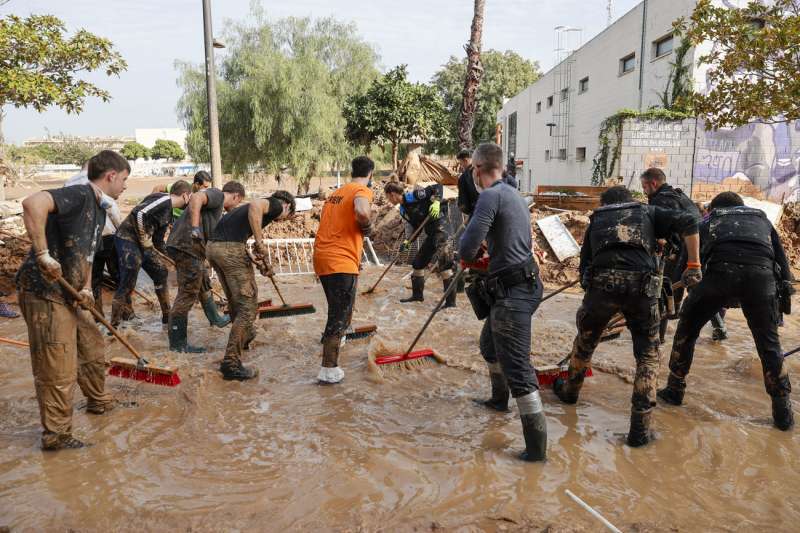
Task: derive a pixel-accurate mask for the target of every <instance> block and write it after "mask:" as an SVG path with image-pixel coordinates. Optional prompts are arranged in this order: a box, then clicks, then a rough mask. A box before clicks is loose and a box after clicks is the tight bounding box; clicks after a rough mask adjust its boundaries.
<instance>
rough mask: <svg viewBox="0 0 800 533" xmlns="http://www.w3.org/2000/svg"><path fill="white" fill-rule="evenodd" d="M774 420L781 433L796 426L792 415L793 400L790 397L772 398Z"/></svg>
mask: <svg viewBox="0 0 800 533" xmlns="http://www.w3.org/2000/svg"><path fill="white" fill-rule="evenodd" d="M772 420H773V422H774V423H775V427H776V428H778V429H780V430H781V431H788V430H790V429H792V426H794V414H793V413H792V399H791V398H790V397H789V396H773V397H772Z"/></svg>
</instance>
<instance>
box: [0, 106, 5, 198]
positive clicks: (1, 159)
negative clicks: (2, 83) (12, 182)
mask: <svg viewBox="0 0 800 533" xmlns="http://www.w3.org/2000/svg"><path fill="white" fill-rule="evenodd" d="M5 116H6V114H5V111H3V107H2V104H0V202H3V201H5V199H6V174H5V171H4V170H3V167H5V166H6V165H5V160H6V147H5V144H6V139H5V137H4V136H3V119H4V118H5Z"/></svg>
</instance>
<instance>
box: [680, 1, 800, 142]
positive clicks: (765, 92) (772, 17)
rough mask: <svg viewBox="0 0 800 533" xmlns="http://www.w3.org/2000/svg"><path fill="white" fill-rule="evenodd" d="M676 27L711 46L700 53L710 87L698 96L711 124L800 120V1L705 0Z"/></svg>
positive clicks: (695, 104) (695, 100)
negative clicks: (732, 4) (725, 0)
mask: <svg viewBox="0 0 800 533" xmlns="http://www.w3.org/2000/svg"><path fill="white" fill-rule="evenodd" d="M675 27H676V29H677V30H678V31H680V32H681V33H682V34H684V35H686V38H687V39H689V41H690V42H691V43H692V44H693V45H694V46H699V45H701V44H702V43H708V46H709V47H710V51H708V53H704V54H703V55H701V57H700V58H699V61H700V62H701V63H703V64H705V65H707V66H708V70H707V71H706V73H705V81H706V85H707V90H706V91H705V92H703V93H695V94H694V96H693V98H692V106H693V109H694V111H695V113H697V114H698V115H699V116H702V117H703V118H704V120H705V122H706V127H707V128H715V129H716V128H719V127H724V126H741V125H744V124H747V123H749V122H752V121H754V120H758V121H761V122H768V123H776V122H786V121H792V120H797V119H800V76H798V74H797V73H798V72H800V47H798V45H797V42H798V36H800V2H798V1H797V0H773V1H772V2H769V3H761V2H757V1H751V2H749V3H748V4H747V6H746V7H744V8H741V9H735V8H734V9H731V8H725V7H721V6H717V5H715V4H714V3H712V2H711V0H700V1H699V2H698V3H697V6H696V7H695V9H694V11H693V12H692V14H691V16H690V17H689V20H688V21H687V20H685V19H679V20H678V21H677V22H676V24H675Z"/></svg>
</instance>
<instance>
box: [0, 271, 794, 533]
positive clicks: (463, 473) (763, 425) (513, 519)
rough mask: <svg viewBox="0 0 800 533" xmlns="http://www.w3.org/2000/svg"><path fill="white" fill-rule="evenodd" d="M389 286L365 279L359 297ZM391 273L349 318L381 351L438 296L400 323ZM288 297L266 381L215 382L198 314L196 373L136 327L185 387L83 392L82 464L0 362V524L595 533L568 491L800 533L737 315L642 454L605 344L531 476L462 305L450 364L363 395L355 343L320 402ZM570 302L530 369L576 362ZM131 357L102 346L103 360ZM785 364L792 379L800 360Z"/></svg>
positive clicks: (697, 527) (78, 420)
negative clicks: (104, 402) (117, 401)
mask: <svg viewBox="0 0 800 533" xmlns="http://www.w3.org/2000/svg"><path fill="white" fill-rule="evenodd" d="M377 274H378V272H377V270H371V271H368V272H367V273H365V275H364V276H363V278H364V279H363V280H362V288H363V287H364V286H368V282H369V281H371V280H374V279H375V278H376V277H377ZM400 274H401V273H400V272H398V273H397V274H393V275H392V274H390V276H389V279H388V280H386V281H388V282H389V283H386V282H384V290H383V291H379V292H378V293H377V294H376V295H374V296H372V297H359V299H358V302H357V307H356V314H355V323H356V324H359V323H363V322H373V321H374V322H377V324H378V326H379V328H380V331H381V334H382V336H383V337H385V338H386V339H387V340H390V341H391V340H397V339H404V340H408V339H410V338H411V337H413V334H414V331H413V330H414V328H415V327H416V326H417V325H418V324H421V323H422V322H423V321H424V319H425V315H426V312H427V311H428V310H429V309H430V308H431V307H432V305H433V303H434V302H433V297H434V296H438V295H439V294H440V289H439V287H440V285H439V284H438V283H435V284H434V283H430V286H431V290H429V291H428V292H429V294H428V297H429V300H428V301H426V302H424V303H421V304H410V305H406V306H399V305H397V304H396V303H395V302H396V300H397V298H399V297H400V296H401V295H402V294H403V293H405V292H406V289H405V288H404V287H402V282H399V281H398V280H399V277H400V276H399V275H400ZM392 285H394V286H393V287H392V288H391V289H390V290H386V289H385V288H388V287H390V286H392ZM284 286H285V288H286V291H285V293H286V294H288V295H289V299H290V300H292V301H296V302H300V301H311V302H313V303H314V304H315V306H316V307H317V311H318V312H317V313H316V314H314V315H306V316H301V317H295V318H292V319H287V318H283V319H273V320H268V321H260V322H259V328H260V332H259V336H258V339H257V342H256V343H255V346H254V349H253V350H252V351H251V352H250V354H249V355H248V359H249V360H248V361H247V362H248V363H250V364H254V365H256V366H257V367H258V368H259V369H260V370H261V376H260V377H259V378H258V380H257V381H256V382H255V383H252V382H251V383H229V382H224V381H222V379H221V378H220V377H219V375H218V374H217V372H216V370H215V368H216V364H215V361H217V360H218V359H219V358H220V357H221V355H222V351H223V348H224V345H225V340H226V334H227V329H226V330H224V331H223V330H210V329H207V327H206V325H207V323H206V322H205V320H204V318H203V317H202V314H201V311H200V309H199V308H196V309H195V310H193V312H192V316H191V325H192V327H193V332H194V337H195V341H196V342H202V343H204V344H206V345H207V346H208V347H209V348H210V349H211V352H210V353H209V354H205V355H199V356H190V355H177V354H170V353H169V352H167V351H166V348H167V343H166V335H165V334H162V331H161V324H160V321H159V318H158V316H157V315H155V314H153V313H152V312H150V311H148V310H147V309H146V307H145V306H143V305H138V306H137V311H138V313H139V314H140V315H141V316H143V318H144V320H143V323H141V324H139V325H137V326H136V327H135V328H131V329H129V330H128V332H127V334H128V335H129V336H130V338H131V341H132V342H133V343H134V344H135V345H136V346H139V347H142V348H143V351H145V352H146V353H148V354H151V356H152V357H153V358H154V359H156V358H160V360H162V361H166V360H169V361H172V362H174V363H176V364H177V365H178V366H179V367H180V374H181V377H182V379H183V383H182V384H181V385H180V386H179V387H177V388H175V389H170V388H164V387H153V386H148V385H138V384H137V385H131V383H132V382H128V381H123V380H119V379H116V378H110V379H109V386H110V388H111V389H112V390H113V391H114V393H115V394H116V395H117V396H119V397H120V398H122V399H127V400H131V401H135V402H137V403H138V407H132V408H117V409H116V410H115V411H113V412H112V413H111V414H108V415H105V416H100V417H96V416H91V415H87V414H86V412H85V401H84V400H83V399H82V398H80V397H76V402H77V405H78V409H77V412H76V415H75V426H76V428H75V433H76V434H77V435H78V436H80V437H83V438H86V439H87V440H89V441H91V442H93V443H94V446H93V447H92V448H89V449H87V450H78V451H65V452H59V453H56V454H45V453H42V452H41V451H40V450H39V447H38V446H39V423H38V414H37V407H36V402H35V399H34V396H33V384H32V379H31V375H30V364H29V358H28V355H27V353H26V351H25V350H24V349H21V348H15V347H11V346H3V347H2V348H0V359H2V362H3V364H2V365H0V528H2V527H3V526H8V527H10V528H11V530H13V531H17V530H21V531H26V530H30V531H40V530H66V529H68V528H73V529H76V530H80V531H128V530H136V531H142V530H174V529H178V528H180V529H182V530H187V528H192V529H193V530H200V531H205V530H214V531H219V530H226V531H227V530H242V531H245V530H247V531H254V530H274V531H281V530H286V529H292V530H311V529H312V528H313V529H316V530H343V529H346V530H359V529H360V530H368V531H369V530H378V529H382V530H387V531H391V530H410V529H413V528H422V529H428V528H431V527H443V528H445V529H449V528H458V529H467V530H498V529H510V530H514V529H518V528H527V527H536V528H543V527H545V526H547V525H554V526H555V528H554V530H557V531H570V530H587V531H597V530H600V526H599V525H598V523H597V522H595V521H593V519H592V518H590V517H589V516H588V515H587V514H586V513H585V512H584V511H583V510H581V509H580V508H578V507H577V506H576V505H575V504H574V503H573V502H572V501H571V500H570V499H569V498H568V497H567V496H566V495H565V494H564V490H565V489H570V490H572V491H573V492H575V493H576V494H578V495H579V496H581V497H582V498H583V499H584V500H586V501H587V502H589V503H590V504H591V505H592V506H594V507H595V508H596V509H598V510H599V511H600V512H602V513H603V514H604V515H605V516H606V517H607V518H608V519H609V520H610V521H612V522H613V523H615V524H616V525H617V526H618V527H620V528H621V529H623V530H628V531H630V530H638V531H643V530H644V531H668V530H669V531H673V530H676V529H677V530H680V531H701V530H702V531H708V530H752V529H754V528H759V529H762V528H767V527H770V528H773V529H774V530H787V531H788V530H792V529H795V530H796V527H797V523H798V520H800V504H798V503H797V500H796V498H795V497H794V493H793V489H795V488H796V487H798V486H800V458H798V452H800V445H798V439H800V434H798V433H797V432H795V433H788V434H785V433H781V432H779V431H777V430H775V429H773V428H771V425H770V411H769V400H768V397H767V396H766V393H765V392H764V390H763V385H762V381H761V376H760V366H759V364H758V362H757V359H756V358H755V355H754V347H753V344H752V341H751V340H750V338H749V336H748V335H747V334H746V333H745V332H744V331H743V330H742V327H743V319H742V317H741V314H740V313H739V312H738V311H732V312H731V313H730V315H729V316H730V319H729V329H730V330H731V339H730V340H728V341H726V342H725V343H724V344H716V343H712V342H711V341H710V330H706V331H704V332H703V335H702V337H701V340H700V341H699V343H698V350H697V356H696V360H695V366H694V369H693V372H692V375H691V378H690V384H689V390H688V393H687V401H686V405H685V406H684V407H681V408H667V407H663V406H659V408H658V409H657V411H656V422H655V426H656V429H657V431H658V440H657V441H656V442H654V443H653V444H652V445H650V446H648V447H646V448H644V449H638V450H632V449H630V448H628V447H626V446H624V445H623V443H622V439H623V436H624V434H625V432H626V430H627V427H628V413H629V398H630V393H631V385H630V384H629V383H627V382H626V381H625V380H624V379H621V377H620V376H622V377H623V378H624V377H626V376H627V375H628V373H629V372H630V370H631V368H632V356H631V353H630V338H629V336H628V335H627V333H626V334H624V335H623V337H622V338H621V339H619V340H615V341H611V342H608V343H604V344H603V345H601V348H600V349H599V351H598V353H597V355H596V360H595V363H596V364H595V367H596V369H603V370H605V371H603V372H597V373H596V376H595V377H593V378H591V379H589V380H588V381H587V384H586V386H585V388H584V392H583V395H582V397H581V400H580V401H579V402H578V404H577V406H564V405H562V404H560V403H558V402H557V401H556V400H555V397H554V396H553V395H552V393H551V392H550V391H547V392H545V393H544V395H543V396H544V401H545V411H546V414H547V419H548V429H549V444H550V449H549V461H548V462H547V463H546V464H544V465H537V464H524V463H521V462H519V461H517V460H516V459H515V455H516V453H518V452H519V451H520V450H521V448H522V437H521V431H520V426H519V422H518V419H517V415H516V409H514V412H513V413H512V414H509V415H499V414H492V413H488V412H485V411H482V410H480V409H478V408H477V407H475V406H474V405H473V404H472V402H471V401H470V400H471V398H473V397H475V396H482V395H485V394H486V393H487V389H488V384H487V381H488V380H487V377H486V374H485V369H484V365H483V363H482V360H481V359H480V356H479V354H478V350H477V336H478V331H479V323H478V322H477V321H476V320H475V319H474V317H473V316H472V315H471V312H470V311H469V309H468V305H467V303H466V301H465V300H464V299H463V297H461V296H460V297H459V308H458V309H457V310H447V311H444V312H443V313H442V314H441V315H440V317H438V318H437V319H436V320H435V322H434V324H433V327H432V329H431V332H430V333H429V334H427V335H426V336H425V337H424V338H423V342H422V345H423V346H430V347H434V348H436V349H437V350H439V351H440V352H441V353H442V354H444V355H445V356H446V357H447V358H448V366H437V367H434V368H429V369H425V370H423V371H415V372H411V373H404V374H401V375H399V376H396V377H394V378H393V379H390V380H388V381H386V382H385V383H383V384H376V383H373V382H372V381H370V380H369V379H368V372H367V367H366V354H367V351H368V343H367V342H366V341H356V342H351V343H348V345H347V346H346V347H345V348H344V350H343V352H342V357H341V359H342V365H343V368H344V369H345V372H346V377H345V381H344V383H343V384H342V385H341V386H336V387H319V386H317V385H316V384H315V377H316V373H317V369H318V365H319V345H318V340H319V336H320V332H321V330H322V326H323V323H324V313H323V312H322V311H324V309H325V305H324V297H323V295H322V290H321V288H320V287H319V286H318V285H317V286H315V285H313V284H312V283H311V282H310V280H308V279H305V280H303V279H300V278H296V279H294V280H290V281H286V282H285V284H284ZM268 293H269V292H268V291H267V288H266V286H265V285H262V288H261V294H262V296H263V295H267V294H268ZM173 294H174V290H173ZM579 301H580V297H579V295H578V294H564V295H561V296H558V297H556V298H554V299H552V300H550V301H548V302H547V303H546V304H545V305H544V306H543V308H542V309H541V310H540V311H539V312H538V313H537V315H536V320H535V326H534V328H535V331H534V341H533V346H532V350H533V352H534V353H535V354H536V357H535V360H536V361H541V362H552V361H554V360H556V359H557V358H559V357H560V356H562V354H565V353H566V352H567V351H568V350H569V347H570V344H571V341H572V335H573V333H574V314H575V310H576V309H577V306H578V304H579ZM782 334H783V339H784V346H785V347H786V348H789V347H793V346H796V345H797V344H800V332H798V320H797V318H791V319H790V320H788V321H787V324H786V327H784V328H783V329H782ZM0 335H3V336H9V337H13V338H24V335H25V332H24V323H23V322H22V321H21V320H15V321H3V322H2V323H0ZM122 353H123V352H122V350H121V347H120V346H119V344H118V343H109V348H108V354H109V356H112V355H121V354H122ZM663 358H664V361H663V362H662V381H663V380H664V379H665V376H666V370H665V366H666V354H664V355H663ZM790 367H791V370H793V371H794V373H795V374H800V363H798V361H797V360H793V361H791V362H790ZM797 379H800V378H797Z"/></svg>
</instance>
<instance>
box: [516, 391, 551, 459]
mask: <svg viewBox="0 0 800 533" xmlns="http://www.w3.org/2000/svg"><path fill="white" fill-rule="evenodd" d="M517 407H518V408H519V414H520V420H521V422H522V436H523V437H524V438H525V451H524V452H522V453H521V454H520V456H519V458H520V459H522V460H523V461H529V462H537V461H544V460H545V459H547V419H546V418H545V416H544V410H543V407H542V398H541V396H540V395H539V391H538V390H535V391H533V392H531V393H529V394H526V395H525V396H520V397H519V398H517Z"/></svg>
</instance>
